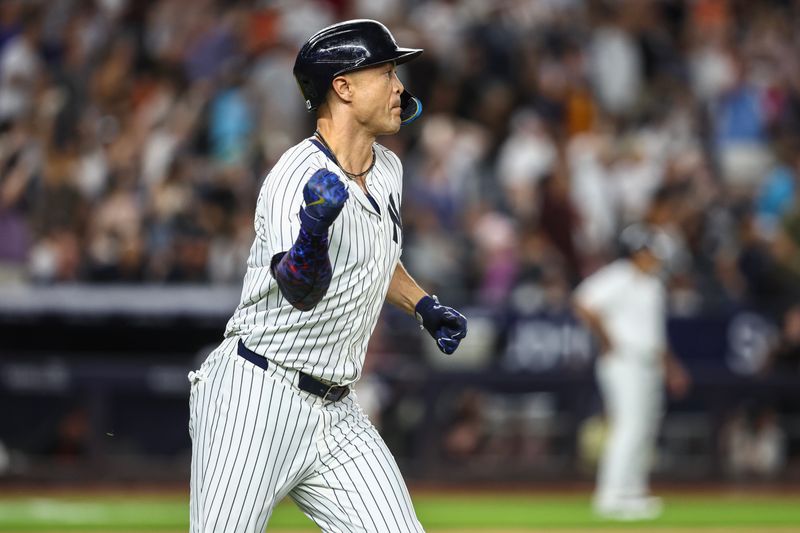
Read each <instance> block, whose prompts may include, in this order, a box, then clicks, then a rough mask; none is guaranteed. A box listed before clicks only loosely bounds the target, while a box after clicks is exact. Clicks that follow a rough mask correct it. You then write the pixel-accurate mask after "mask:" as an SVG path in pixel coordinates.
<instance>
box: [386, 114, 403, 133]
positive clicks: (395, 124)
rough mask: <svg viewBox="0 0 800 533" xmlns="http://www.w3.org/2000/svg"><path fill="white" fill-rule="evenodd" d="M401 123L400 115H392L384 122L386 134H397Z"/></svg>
mask: <svg viewBox="0 0 800 533" xmlns="http://www.w3.org/2000/svg"><path fill="white" fill-rule="evenodd" d="M401 123H402V119H401V118H400V113H392V116H391V117H390V118H389V120H387V121H386V129H387V131H386V133H387V134H388V135H391V134H392V133H397V132H398V131H400V125H401Z"/></svg>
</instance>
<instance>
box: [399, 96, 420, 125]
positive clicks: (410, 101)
mask: <svg viewBox="0 0 800 533" xmlns="http://www.w3.org/2000/svg"><path fill="white" fill-rule="evenodd" d="M400 108H401V109H400V125H402V126H405V125H406V124H411V123H412V122H414V121H415V120H417V118H418V117H419V116H420V115H421V114H422V102H421V101H420V99H419V98H417V97H416V96H414V95H413V94H411V93H410V92H408V91H403V94H401V95H400Z"/></svg>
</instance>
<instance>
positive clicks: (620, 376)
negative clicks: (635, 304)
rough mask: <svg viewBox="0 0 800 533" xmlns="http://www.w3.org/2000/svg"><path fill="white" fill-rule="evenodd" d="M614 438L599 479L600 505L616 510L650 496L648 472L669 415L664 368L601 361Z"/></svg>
mask: <svg viewBox="0 0 800 533" xmlns="http://www.w3.org/2000/svg"><path fill="white" fill-rule="evenodd" d="M596 371H597V381H598V384H599V385H600V392H601V394H602V397H603V404H604V407H605V412H606V416H607V417H608V422H609V434H608V439H607V440H606V445H605V448H604V450H603V456H602V458H601V459H600V465H599V470H598V473H597V489H596V492H595V502H596V503H597V504H599V505H600V506H603V505H613V504H614V503H617V502H619V501H620V500H625V499H629V498H640V497H644V496H647V495H648V494H649V492H650V489H649V485H648V472H649V469H650V464H651V462H652V457H653V451H654V449H655V445H656V437H657V436H658V428H659V424H660V421H661V416H662V414H663V404H664V378H663V373H662V372H661V370H660V368H659V367H658V366H656V365H655V364H647V363H645V362H641V361H638V360H637V359H636V358H626V357H625V356H622V355H616V354H614V355H607V356H605V357H601V358H600V359H598V361H597V368H596Z"/></svg>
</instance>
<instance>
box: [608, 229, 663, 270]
mask: <svg viewBox="0 0 800 533" xmlns="http://www.w3.org/2000/svg"><path fill="white" fill-rule="evenodd" d="M670 241H671V239H670V237H669V235H667V234H666V233H665V232H664V231H663V230H660V229H659V228H657V227H655V226H652V225H649V224H643V223H637V224H631V225H630V226H628V227H626V228H625V229H624V230H622V233H620V236H619V246H620V252H621V254H622V255H624V256H630V255H632V254H634V253H636V252H638V251H640V250H644V249H647V250H649V251H650V252H651V253H652V254H653V255H654V256H655V257H656V258H657V259H659V260H660V261H662V262H668V261H669V259H670V256H671V255H672V254H671V249H672V243H671V242H670Z"/></svg>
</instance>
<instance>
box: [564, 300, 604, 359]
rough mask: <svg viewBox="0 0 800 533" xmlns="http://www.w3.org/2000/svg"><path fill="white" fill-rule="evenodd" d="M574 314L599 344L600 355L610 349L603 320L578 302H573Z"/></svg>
mask: <svg viewBox="0 0 800 533" xmlns="http://www.w3.org/2000/svg"><path fill="white" fill-rule="evenodd" d="M573 310H574V311H575V315H576V316H577V317H578V318H579V319H580V320H581V321H582V322H583V323H584V324H585V325H586V327H588V328H589V331H591V332H592V334H594V336H595V337H596V338H597V341H598V343H599V344H600V355H604V354H605V353H607V352H608V351H609V350H611V339H610V337H609V335H608V332H607V331H606V328H605V326H604V325H603V321H602V320H601V319H600V317H599V316H598V315H597V314H596V313H594V312H592V311H591V310H589V309H587V308H586V307H583V306H581V305H579V304H573Z"/></svg>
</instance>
